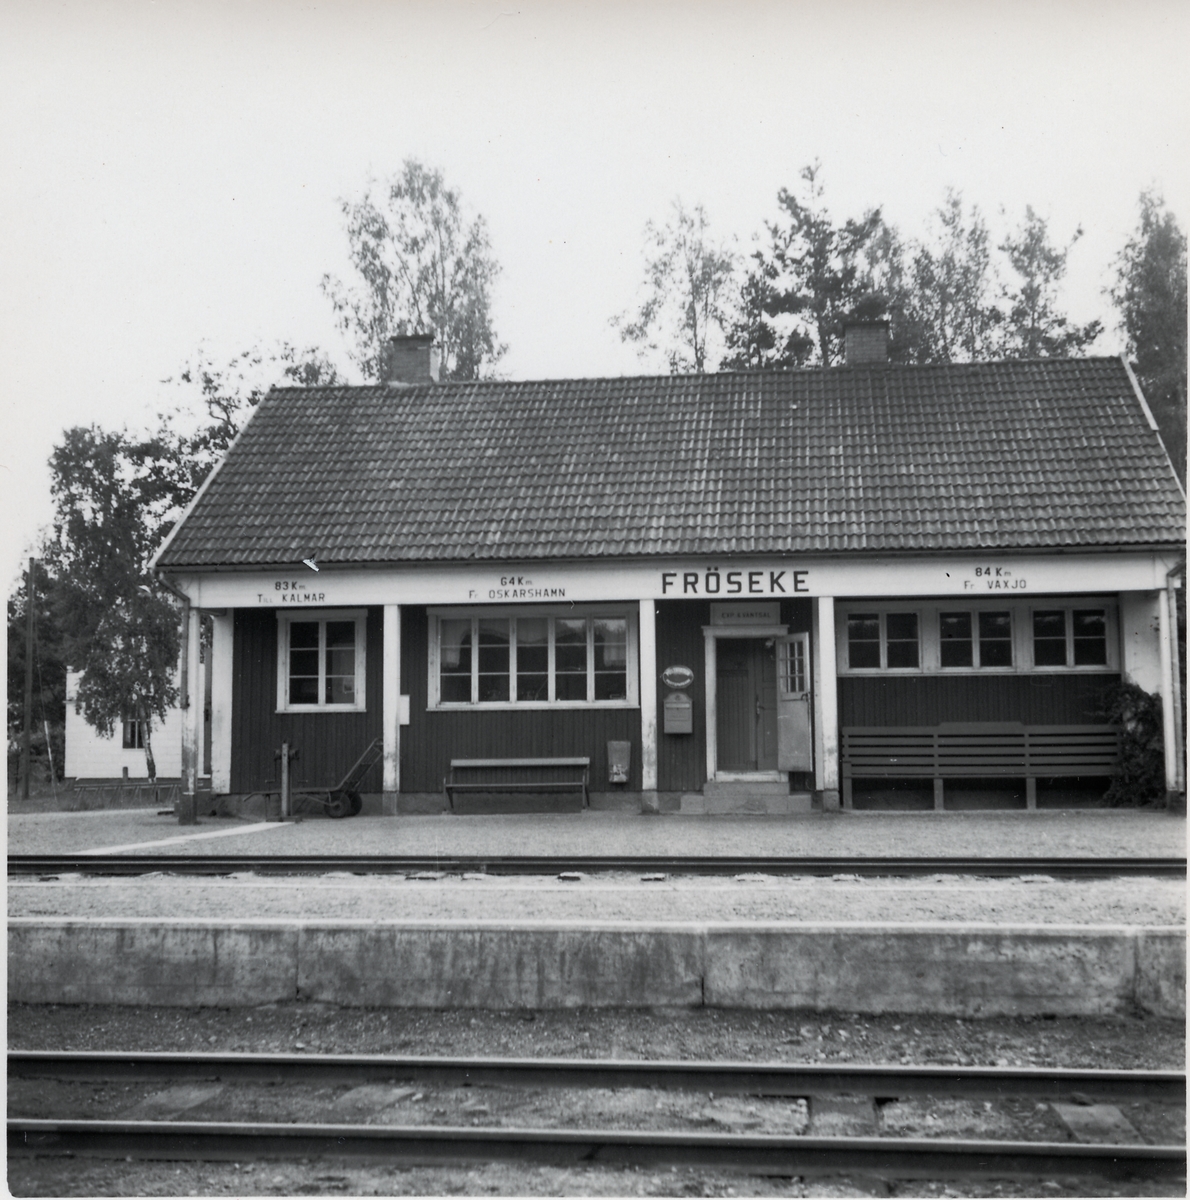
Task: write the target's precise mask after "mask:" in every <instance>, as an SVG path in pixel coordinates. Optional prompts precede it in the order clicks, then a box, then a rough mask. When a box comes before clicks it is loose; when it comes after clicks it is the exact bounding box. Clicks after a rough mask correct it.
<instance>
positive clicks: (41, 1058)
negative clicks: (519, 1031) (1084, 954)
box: [8, 1051, 1186, 1180]
mask: <svg viewBox="0 0 1190 1200" xmlns="http://www.w3.org/2000/svg"><path fill="white" fill-rule="evenodd" d="M8 1074H9V1088H10V1097H11V1096H12V1095H13V1094H14V1093H13V1081H14V1080H54V1081H70V1082H75V1083H94V1082H96V1081H99V1080H104V1081H118V1082H122V1083H128V1082H130V1081H138V1082H142V1083H160V1082H162V1081H164V1080H172V1081H174V1082H178V1081H195V1080H218V1081H220V1082H222V1083H225V1084H232V1083H265V1084H290V1085H293V1084H314V1085H325V1084H328V1083H338V1084H350V1085H354V1086H357V1087H359V1086H364V1085H367V1084H375V1083H377V1082H386V1083H390V1084H392V1083H396V1082H412V1083H415V1084H420V1085H422V1086H424V1087H429V1086H437V1087H471V1088H476V1089H483V1088H497V1087H503V1088H524V1089H530V1088H551V1087H552V1088H636V1089H652V1090H654V1091H655V1090H657V1089H666V1090H676V1091H681V1092H708V1093H713V1094H714V1095H719V1096H724V1095H731V1094H738V1095H743V1096H749V1097H779V1098H792V1097H798V1098H802V1099H811V1100H813V1101H814V1102H817V1101H818V1100H820V1099H821V1098H823V1097H831V1096H839V1095H844V1096H856V1095H859V1096H868V1097H872V1098H873V1099H874V1100H877V1101H879V1102H880V1103H888V1102H889V1101H890V1100H893V1099H903V1098H905V1097H918V1096H930V1097H935V1098H936V1097H964V1098H968V1099H970V1098H975V1099H982V1100H987V1099H989V1098H990V1099H994V1100H1004V1099H1006V1098H1026V1099H1032V1100H1037V1099H1044V1100H1046V1101H1051V1102H1060V1101H1075V1102H1077V1103H1080V1104H1083V1105H1086V1104H1089V1103H1092V1102H1105V1103H1111V1102H1135V1101H1138V1100H1143V1101H1147V1102H1149V1103H1155V1104H1161V1105H1169V1104H1177V1105H1182V1106H1184V1104H1185V1089H1186V1084H1185V1076H1184V1074H1182V1073H1180V1072H1169V1071H1104V1070H1047V1069H1044V1068H1029V1069H1004V1068H965V1067H907V1066H895V1067H894V1066H878V1067H871V1066H855V1065H850V1064H844V1065H840V1064H834V1065H818V1064H786V1063H760V1064H757V1063H738V1062H737V1063H720V1062H715V1063H709V1062H656V1061H654V1062H650V1061H640V1060H631V1061H620V1060H589V1059H495V1058H482V1059H463V1058H426V1057H408V1056H406V1057H395V1056H367V1057H361V1056H351V1055H313V1054H307V1055H284V1054H206V1055H180V1054H159V1053H143V1054H113V1053H56V1052H28V1051H25V1052H20V1051H17V1052H11V1053H10V1054H9V1057H8ZM11 1103H12V1101H11V1100H10V1104H11ZM17 1103H19V1093H18V1100H17ZM442 1111H445V1110H442ZM464 1111H465V1110H464ZM812 1132H813V1131H812V1130H811V1134H812ZM8 1153H9V1155H10V1157H28V1156H62V1155H91V1156H97V1157H107V1158H113V1157H132V1158H144V1159H149V1158H164V1159H174V1160H203V1161H210V1160H220V1159H235V1160H244V1159H252V1158H259V1159H273V1160H278V1159H291V1160H296V1159H300V1158H309V1157H327V1158H339V1159H377V1158H382V1159H384V1160H385V1161H386V1162H389V1163H409V1164H414V1163H416V1164H423V1165H424V1164H457V1163H467V1162H471V1163H474V1162H491V1161H494V1160H505V1161H509V1160H518V1161H528V1162H535V1163H549V1164H551V1165H554V1166H566V1165H574V1166H580V1165H585V1166H590V1165H594V1164H599V1165H605V1166H612V1165H615V1166H637V1167H650V1168H660V1167H671V1166H682V1167H702V1168H717V1169H721V1170H734V1171H740V1172H746V1173H753V1174H776V1175H807V1174H811V1175H813V1174H835V1173H844V1174H882V1175H888V1176H896V1177H899V1178H919V1179H920V1178H931V1179H944V1178H964V1177H965V1178H989V1177H997V1178H998V1177H1020V1176H1025V1177H1038V1178H1053V1177H1054V1176H1062V1175H1066V1176H1084V1177H1099V1178H1112V1179H1119V1178H1143V1179H1153V1180H1158V1179H1161V1180H1169V1179H1181V1178H1184V1176H1185V1170H1186V1153H1185V1147H1184V1146H1181V1145H1142V1144H1138V1145H1119V1144H1112V1145H1088V1144H1078V1143H1073V1142H1052V1141H1009V1140H986V1139H985V1140H978V1141H973V1140H961V1139H949V1138H933V1137H931V1138H901V1137H891V1136H874V1137H842V1136H835V1137H817V1136H812V1135H792V1136H786V1135H773V1134H757V1133H736V1132H732V1133H707V1132H701V1131H699V1132H690V1131H676V1132H675V1131H654V1130H639V1129H637V1130H621V1129H548V1128H521V1127H513V1126H508V1125H500V1126H497V1127H491V1126H488V1127H484V1128H476V1127H474V1125H470V1126H469V1125H448V1124H418V1125H408V1124H405V1125H395V1124H341V1123H325V1124H324V1123H321V1122H318V1123H313V1124H312V1123H309V1122H297V1121H288V1122H278V1121H272V1122H265V1121H255V1120H254V1121H251V1122H232V1121H178V1120H160V1121H154V1120H147V1121H146V1120H124V1121H121V1120H74V1119H66V1120H58V1119H45V1118H37V1119H31V1118H30V1119H26V1118H21V1117H15V1118H10V1120H9V1122H8Z"/></svg>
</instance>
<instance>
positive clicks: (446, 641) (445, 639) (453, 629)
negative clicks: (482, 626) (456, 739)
mask: <svg viewBox="0 0 1190 1200" xmlns="http://www.w3.org/2000/svg"><path fill="white" fill-rule="evenodd" d="M440 628H441V638H442V643H441V651H440V662H441V676H440V681H441V692H442V699H443V700H444V701H446V702H448V703H455V704H467V703H469V702H470V700H471V620H470V618H467V619H465V620H462V621H458V620H444V621H443V622H442V623H441V626H440Z"/></svg>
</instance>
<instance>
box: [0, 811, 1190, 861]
mask: <svg viewBox="0 0 1190 1200" xmlns="http://www.w3.org/2000/svg"><path fill="white" fill-rule="evenodd" d="M116 846H120V847H126V848H129V849H137V850H139V851H141V852H143V853H159V854H165V855H169V854H216V855H224V854H254V855H256V854H259V855H269V854H417V855H433V854H443V855H454V854H510V855H534V854H542V855H551V854H566V853H572V854H608V855H634V854H635V855H658V854H689V855H739V856H744V855H765V854H771V855H777V856H791V855H809V856H814V857H825V856H832V855H833V856H838V857H844V856H845V857H850V856H855V855H914V856H922V855H924V856H940V857H942V856H978V855H983V856H992V857H999V856H1005V857H1011V856H1020V857H1045V856H1050V855H1053V856H1055V857H1061V856H1064V857H1073V858H1080V857H1103V858H1113V857H1125V858H1127V857H1134V858H1143V857H1167V856H1183V855H1185V853H1186V821H1185V818H1182V817H1174V816H1171V815H1170V814H1169V813H1167V812H1163V811H1150V810H1140V811H1138V810H1134V809H1088V810H1066V811H1063V810H1056V811H1052V812H1033V813H1020V812H1017V813H1014V812H955V813H932V812H931V813H908V812H905V813H875V812H871V813H810V814H807V815H804V816H794V817H742V816H733V817H707V816H681V815H677V814H672V815H665V816H635V815H632V814H624V813H607V812H584V813H581V814H572V815H566V816H559V815H553V814H532V815H527V816H524V815H522V816H452V815H449V814H446V815H439V816H423V817H416V816H403V817H397V818H391V817H368V816H360V817H355V818H352V819H349V820H343V821H332V820H328V819H318V818H314V819H308V820H302V821H300V822H285V823H273V824H263V823H251V822H245V821H237V820H235V819H233V818H215V817H204V818H202V820H201V822H200V824H199V825H198V826H197V827H192V826H180V825H178V823H177V820H176V818H174V817H173V815H172V814H169V815H165V816H158V815H157V812H156V811H155V810H152V809H133V810H105V811H97V812H83V813H15V812H12V811H10V813H9V816H8V850H9V853H10V854H73V853H79V852H82V851H85V850H98V849H101V848H105V847H116Z"/></svg>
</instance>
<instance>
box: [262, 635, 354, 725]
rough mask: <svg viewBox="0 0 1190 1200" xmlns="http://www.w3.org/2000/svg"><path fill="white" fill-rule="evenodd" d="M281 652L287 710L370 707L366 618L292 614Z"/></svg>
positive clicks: (280, 681) (283, 702) (283, 706)
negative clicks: (367, 701) (366, 676)
mask: <svg viewBox="0 0 1190 1200" xmlns="http://www.w3.org/2000/svg"><path fill="white" fill-rule="evenodd" d="M279 648H280V654H279V656H278V659H279V661H278V684H279V704H278V706H279V707H280V708H281V709H332V710H333V709H338V710H343V709H361V708H363V707H364V679H363V675H364V652H363V651H364V618H363V615H362V614H359V613H334V614H333V615H332V614H328V615H326V616H314V615H313V614H306V613H303V614H301V615H297V614H294V615H292V616H290V615H289V614H286V615H285V616H284V617H283V618H282V619H281V622H280V647H279Z"/></svg>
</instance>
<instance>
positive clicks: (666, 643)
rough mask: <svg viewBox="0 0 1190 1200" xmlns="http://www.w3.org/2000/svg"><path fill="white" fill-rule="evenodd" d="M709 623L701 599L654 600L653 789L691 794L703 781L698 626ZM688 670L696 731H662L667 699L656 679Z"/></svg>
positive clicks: (704, 758)
mask: <svg viewBox="0 0 1190 1200" xmlns="http://www.w3.org/2000/svg"><path fill="white" fill-rule="evenodd" d="M710 623H711V606H710V604H709V603H708V602H707V601H705V600H658V601H657V674H658V679H657V790H658V791H662V792H695V791H699V790H701V788H702V785H703V784H704V783H705V782H706V778H707V749H706V746H707V743H706V732H707V688H706V670H705V668H704V666H703V663H704V662H705V660H706V652H705V649H704V642H703V633H702V627H703V626H704V625H709V624H710ZM678 666H681V667H689V668H690V669H691V670H692V671H693V672H694V682H693V683H692V684H691V685H690V686H689V687H688V688H685V689H684V690H685V693H686V695H687V696H689V697H690V702H691V704H692V705H693V713H692V715H693V718H694V732H693V733H666V732H665V697H666V696H667V695H668V694H669V691H670V689H669V688H667V687H666V686H665V685H664V684H663V683H662V682H661V679H660V675H661V672H662V671H664V670H665V668H666V667H678Z"/></svg>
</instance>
